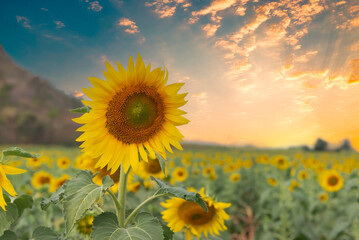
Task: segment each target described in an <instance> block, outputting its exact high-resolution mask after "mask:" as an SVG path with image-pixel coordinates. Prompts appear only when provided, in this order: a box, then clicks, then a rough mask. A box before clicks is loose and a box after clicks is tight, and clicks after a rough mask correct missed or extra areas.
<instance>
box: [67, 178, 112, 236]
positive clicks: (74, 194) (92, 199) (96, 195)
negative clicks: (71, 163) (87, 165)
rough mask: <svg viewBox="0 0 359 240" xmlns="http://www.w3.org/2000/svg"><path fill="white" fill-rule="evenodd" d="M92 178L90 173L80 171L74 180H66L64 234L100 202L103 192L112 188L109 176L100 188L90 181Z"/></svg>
mask: <svg viewBox="0 0 359 240" xmlns="http://www.w3.org/2000/svg"><path fill="white" fill-rule="evenodd" d="M93 177H94V176H93V175H92V173H91V172H90V171H81V172H80V173H79V174H78V175H77V177H76V178H74V179H71V180H68V181H67V182H66V183H65V184H64V189H65V193H64V201H63V205H64V216H65V228H66V234H68V233H69V232H70V231H71V230H72V229H73V227H74V225H75V223H76V222H77V221H78V220H80V219H81V218H82V216H83V215H84V214H85V212H86V211H87V210H88V209H90V208H91V207H92V206H93V204H95V203H96V202H98V201H100V200H101V199H102V197H103V196H104V194H105V192H106V191H107V190H108V189H109V188H110V187H111V186H113V184H114V183H113V181H112V179H111V178H110V177H109V176H106V177H105V178H104V179H103V180H102V184H103V185H102V186H99V185H97V184H95V183H94V182H93V181H92V178H93Z"/></svg>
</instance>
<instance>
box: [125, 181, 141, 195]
mask: <svg viewBox="0 0 359 240" xmlns="http://www.w3.org/2000/svg"><path fill="white" fill-rule="evenodd" d="M140 188H141V183H140V182H131V183H129V184H127V191H129V192H134V193H136V192H137V191H138V190H139V189H140Z"/></svg>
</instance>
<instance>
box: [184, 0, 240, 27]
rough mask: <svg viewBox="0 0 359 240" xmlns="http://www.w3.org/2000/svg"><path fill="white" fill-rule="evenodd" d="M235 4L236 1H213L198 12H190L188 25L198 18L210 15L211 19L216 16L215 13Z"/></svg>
mask: <svg viewBox="0 0 359 240" xmlns="http://www.w3.org/2000/svg"><path fill="white" fill-rule="evenodd" d="M236 2H237V1H236V0H214V1H213V2H211V4H210V5H209V6H207V7H205V8H203V9H201V10H199V11H194V12H192V18H191V19H190V23H195V22H196V21H197V20H198V19H199V16H205V15H207V14H211V15H212V17H214V16H216V14H217V12H219V11H223V10H226V9H228V8H230V7H232V6H233V5H234V4H235V3H236Z"/></svg>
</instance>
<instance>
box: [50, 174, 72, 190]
mask: <svg viewBox="0 0 359 240" xmlns="http://www.w3.org/2000/svg"><path fill="white" fill-rule="evenodd" d="M70 178H71V177H70V176H69V175H67V174H64V175H62V176H61V177H59V178H52V179H51V181H50V188H49V192H51V193H53V192H55V191H56V190H57V189H58V188H59V187H61V186H62V185H63V184H64V183H65V182H66V181H67V180H68V179H70Z"/></svg>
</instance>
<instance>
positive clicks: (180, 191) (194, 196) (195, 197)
mask: <svg viewBox="0 0 359 240" xmlns="http://www.w3.org/2000/svg"><path fill="white" fill-rule="evenodd" d="M151 179H152V180H154V181H156V183H157V184H158V186H159V187H160V190H159V191H158V194H160V193H166V194H168V195H169V196H173V197H178V198H182V199H184V200H186V201H191V202H195V203H197V204H198V205H200V206H201V207H202V208H203V209H204V210H205V211H208V208H207V205H206V203H205V202H204V201H203V199H202V198H201V195H200V194H199V193H195V192H188V191H187V190H186V189H184V188H181V187H169V186H167V184H166V183H164V182H163V181H161V180H160V179H157V178H154V177H152V176H151Z"/></svg>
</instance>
